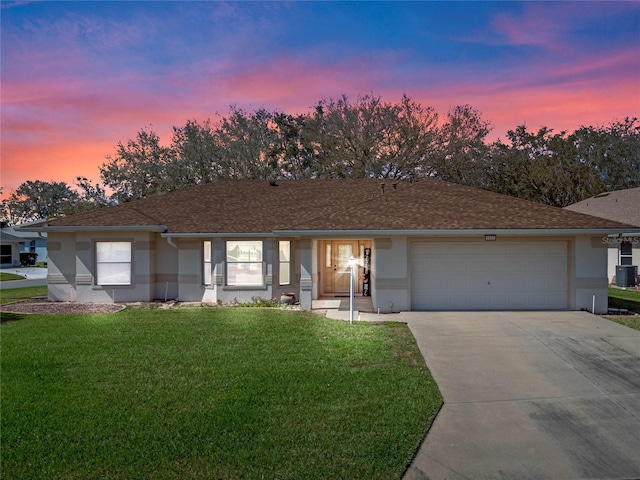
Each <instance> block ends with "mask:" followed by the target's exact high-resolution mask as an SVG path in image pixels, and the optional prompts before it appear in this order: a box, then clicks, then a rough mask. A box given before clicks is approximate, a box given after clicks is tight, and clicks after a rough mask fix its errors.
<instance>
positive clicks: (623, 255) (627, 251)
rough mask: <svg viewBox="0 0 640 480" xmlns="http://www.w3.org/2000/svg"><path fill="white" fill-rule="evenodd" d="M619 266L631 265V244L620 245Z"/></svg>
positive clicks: (625, 242) (623, 243)
mask: <svg viewBox="0 0 640 480" xmlns="http://www.w3.org/2000/svg"><path fill="white" fill-rule="evenodd" d="M620 265H633V245H632V244H631V242H627V241H624V242H622V243H620Z"/></svg>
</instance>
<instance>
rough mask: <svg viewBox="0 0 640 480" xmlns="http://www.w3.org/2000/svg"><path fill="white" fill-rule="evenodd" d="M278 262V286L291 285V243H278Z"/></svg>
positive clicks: (286, 241) (284, 241)
mask: <svg viewBox="0 0 640 480" xmlns="http://www.w3.org/2000/svg"><path fill="white" fill-rule="evenodd" d="M278 252H279V254H278V255H279V261H280V285H290V284H291V242H290V241H288V240H282V241H280V242H278Z"/></svg>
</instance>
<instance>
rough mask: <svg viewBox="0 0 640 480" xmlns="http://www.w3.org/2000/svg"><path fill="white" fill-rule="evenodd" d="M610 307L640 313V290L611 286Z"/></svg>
mask: <svg viewBox="0 0 640 480" xmlns="http://www.w3.org/2000/svg"><path fill="white" fill-rule="evenodd" d="M609 307H613V308H626V309H627V310H629V311H630V312H635V313H640V291H638V290H626V289H625V290H623V289H621V288H614V287H609Z"/></svg>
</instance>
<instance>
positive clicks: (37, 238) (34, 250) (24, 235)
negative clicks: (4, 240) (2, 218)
mask: <svg viewBox="0 0 640 480" xmlns="http://www.w3.org/2000/svg"><path fill="white" fill-rule="evenodd" d="M34 224H36V222H31V223H25V224H22V225H16V226H15V227H5V228H3V229H2V233H4V234H8V235H11V236H12V237H15V238H17V239H18V247H17V253H18V255H17V258H16V262H15V264H16V265H19V264H20V254H21V253H23V254H24V253H31V254H35V255H37V259H36V260H37V261H38V262H46V261H47V239H46V238H44V237H42V236H41V235H40V234H38V233H37V232H29V231H24V230H21V229H22V228H25V227H29V226H31V225H34Z"/></svg>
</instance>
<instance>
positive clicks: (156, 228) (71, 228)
mask: <svg viewBox="0 0 640 480" xmlns="http://www.w3.org/2000/svg"><path fill="white" fill-rule="evenodd" d="M167 228H168V227H167V226H166V225H109V226H105V225H94V226H91V225H61V226H55V225H48V226H45V227H39V228H36V227H30V228H28V227H27V228H23V230H24V231H26V232H45V233H46V232H122V231H125V232H140V231H146V232H166V231H167Z"/></svg>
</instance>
